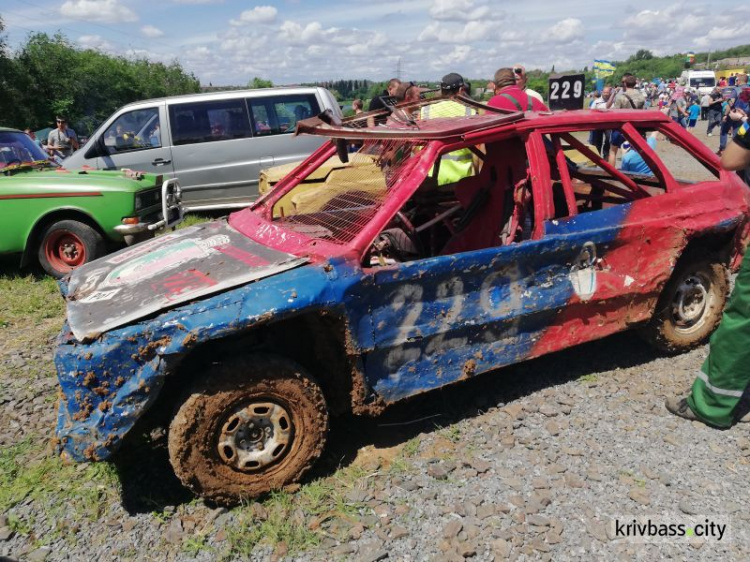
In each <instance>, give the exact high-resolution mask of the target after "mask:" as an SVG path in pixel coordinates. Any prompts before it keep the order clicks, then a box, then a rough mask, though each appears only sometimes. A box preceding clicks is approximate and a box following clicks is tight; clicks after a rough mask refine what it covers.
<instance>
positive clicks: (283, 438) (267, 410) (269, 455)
mask: <svg viewBox="0 0 750 562" xmlns="http://www.w3.org/2000/svg"><path fill="white" fill-rule="evenodd" d="M293 433H294V426H293V425H292V417H291V415H290V414H289V412H288V411H287V410H286V408H284V407H283V406H281V405H280V404H277V403H275V402H270V401H259V402H251V403H250V404H245V405H243V406H242V407H240V408H238V409H237V410H235V411H234V412H232V413H231V414H230V415H229V417H228V418H227V420H226V421H225V422H224V424H223V425H222V427H221V431H220V433H219V436H218V440H217V448H218V453H219V457H220V458H221V459H222V460H223V461H224V462H225V463H226V464H227V465H229V466H230V467H232V468H233V469H235V470H239V471H241V472H258V471H261V470H263V469H265V468H267V467H268V466H270V465H272V464H275V463H277V462H278V461H279V460H281V459H282V458H284V456H286V454H287V453H288V452H289V449H290V447H291V445H292V439H293Z"/></svg>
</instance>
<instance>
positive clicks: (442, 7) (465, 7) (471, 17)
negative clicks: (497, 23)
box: [430, 0, 490, 21]
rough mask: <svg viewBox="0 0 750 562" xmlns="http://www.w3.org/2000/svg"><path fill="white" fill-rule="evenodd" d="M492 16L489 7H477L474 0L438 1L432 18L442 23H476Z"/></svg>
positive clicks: (431, 10) (434, 6) (432, 9)
mask: <svg viewBox="0 0 750 562" xmlns="http://www.w3.org/2000/svg"><path fill="white" fill-rule="evenodd" d="M489 15H490V8H489V7H488V6H475V5H474V2H473V0H436V1H435V3H434V4H433V6H432V7H431V8H430V17H431V18H432V19H436V20H442V21H457V20H458V21H475V20H479V19H482V18H485V17H487V16H489Z"/></svg>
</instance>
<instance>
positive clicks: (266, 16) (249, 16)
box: [229, 6, 277, 25]
mask: <svg viewBox="0 0 750 562" xmlns="http://www.w3.org/2000/svg"><path fill="white" fill-rule="evenodd" d="M276 14H277V11H276V8H274V7H273V6H256V7H255V8H253V9H252V10H245V11H244V12H242V13H241V14H240V19H237V20H231V21H230V22H229V23H230V24H232V25H247V24H255V23H272V22H274V21H275V20H276Z"/></svg>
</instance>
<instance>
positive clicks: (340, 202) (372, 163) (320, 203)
mask: <svg viewBox="0 0 750 562" xmlns="http://www.w3.org/2000/svg"><path fill="white" fill-rule="evenodd" d="M423 146H424V143H423V142H415V141H413V140H401V139H399V140H387V141H364V143H363V144H362V146H361V147H358V151H357V152H354V153H352V154H350V155H349V162H347V163H342V162H341V161H340V160H339V158H338V157H337V156H333V157H332V158H330V159H329V160H328V161H327V162H326V163H325V164H323V166H322V167H321V168H328V169H327V170H321V169H318V170H317V171H316V173H315V174H314V176H315V177H316V178H318V179H315V180H310V181H307V180H303V181H302V182H300V184H298V185H297V186H296V187H294V188H293V189H291V190H290V191H289V193H287V194H286V195H285V196H284V197H283V198H282V199H280V200H279V201H277V202H276V204H275V206H274V210H273V216H274V217H275V218H274V221H275V222H277V223H278V224H280V225H283V226H284V227H285V228H289V229H291V230H295V231H297V232H300V233H301V234H304V235H305V236H308V237H311V238H319V239H324V240H328V241H331V242H336V243H340V244H346V243H348V242H351V241H352V240H354V238H355V237H356V236H357V234H359V232H360V231H361V230H362V228H363V227H364V226H365V225H367V223H368V222H369V221H370V220H372V218H373V217H374V216H375V214H376V213H377V211H378V209H379V208H380V206H381V204H382V202H383V201H384V200H385V198H386V196H387V194H388V193H389V191H390V190H391V188H392V187H393V186H394V185H395V184H396V183H397V182H399V181H400V180H401V179H402V178H405V177H406V176H407V175H408V174H409V173H410V171H411V169H412V168H413V166H414V164H415V163H416V162H417V161H418V159H419V156H420V154H421V149H422V148H423ZM321 172H324V173H323V174H321ZM311 176H313V174H311ZM322 176H323V179H322V180H321V179H320V178H321V177H322Z"/></svg>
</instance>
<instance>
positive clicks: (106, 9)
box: [60, 0, 138, 23]
mask: <svg viewBox="0 0 750 562" xmlns="http://www.w3.org/2000/svg"><path fill="white" fill-rule="evenodd" d="M60 13H61V14H62V15H63V16H66V17H69V18H72V19H75V20H83V21H93V22H103V23H124V22H130V21H138V16H137V15H136V14H135V12H133V10H131V9H130V8H127V7H126V6H123V5H121V4H120V3H119V2H118V0H67V2H65V3H64V4H63V5H62V6H61V7H60Z"/></svg>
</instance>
